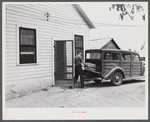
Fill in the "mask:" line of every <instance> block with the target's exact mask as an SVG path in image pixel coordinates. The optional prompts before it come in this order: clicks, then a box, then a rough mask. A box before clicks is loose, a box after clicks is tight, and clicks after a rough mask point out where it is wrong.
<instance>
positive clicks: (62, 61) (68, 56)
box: [54, 40, 74, 86]
mask: <svg viewBox="0 0 150 122" xmlns="http://www.w3.org/2000/svg"><path fill="white" fill-rule="evenodd" d="M54 57H55V84H56V85H57V86H70V85H72V84H73V74H74V73H73V41H72V40H67V41H64V40H63V41H55V56H54Z"/></svg>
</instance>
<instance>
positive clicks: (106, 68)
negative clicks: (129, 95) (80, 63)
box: [83, 49, 145, 85]
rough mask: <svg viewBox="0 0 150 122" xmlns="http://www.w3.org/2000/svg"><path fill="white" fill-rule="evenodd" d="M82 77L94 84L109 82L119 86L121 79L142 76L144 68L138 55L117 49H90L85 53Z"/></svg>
mask: <svg viewBox="0 0 150 122" xmlns="http://www.w3.org/2000/svg"><path fill="white" fill-rule="evenodd" d="M85 63H86V64H87V66H86V67H85V68H84V70H83V71H84V76H85V77H86V78H87V79H93V80H94V81H95V82H98V81H101V80H102V79H106V80H111V81H112V83H113V85H121V84H122V81H123V79H127V78H133V79H135V77H137V76H143V74H144V71H145V67H144V64H143V63H142V61H141V59H140V56H139V54H138V53H135V52H131V51H124V50H117V49H110V50H109V49H92V50H86V51H85Z"/></svg>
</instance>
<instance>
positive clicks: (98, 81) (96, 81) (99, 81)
mask: <svg viewBox="0 0 150 122" xmlns="http://www.w3.org/2000/svg"><path fill="white" fill-rule="evenodd" d="M101 81H102V80H94V82H95V83H101Z"/></svg>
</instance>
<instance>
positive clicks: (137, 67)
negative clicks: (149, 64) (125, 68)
mask: <svg viewBox="0 0 150 122" xmlns="http://www.w3.org/2000/svg"><path fill="white" fill-rule="evenodd" d="M132 71H133V76H140V75H141V62H133V70H132Z"/></svg>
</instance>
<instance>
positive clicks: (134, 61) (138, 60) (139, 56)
mask: <svg viewBox="0 0 150 122" xmlns="http://www.w3.org/2000/svg"><path fill="white" fill-rule="evenodd" d="M134 55H137V56H138V59H139V60H138V61H137V60H134ZM132 60H133V62H140V61H141V59H140V56H139V54H134V53H133V54H132Z"/></svg>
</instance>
